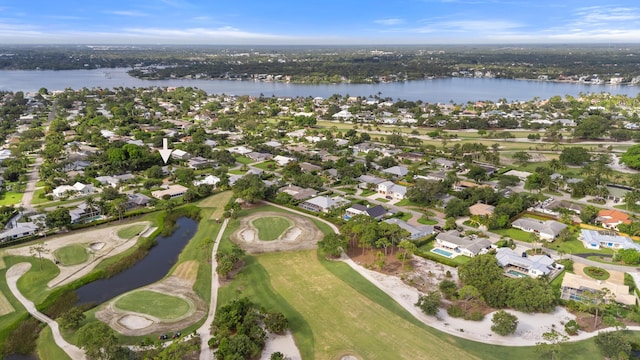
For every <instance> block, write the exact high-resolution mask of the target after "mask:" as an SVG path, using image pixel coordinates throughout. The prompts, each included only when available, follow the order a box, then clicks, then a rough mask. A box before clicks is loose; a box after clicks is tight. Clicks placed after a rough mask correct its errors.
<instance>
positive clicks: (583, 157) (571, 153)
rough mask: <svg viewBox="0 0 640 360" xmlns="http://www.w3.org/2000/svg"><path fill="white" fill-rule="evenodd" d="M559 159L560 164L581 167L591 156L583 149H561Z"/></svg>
mask: <svg viewBox="0 0 640 360" xmlns="http://www.w3.org/2000/svg"><path fill="white" fill-rule="evenodd" d="M636 146H638V145H636ZM559 159H560V162H561V163H562V164H567V165H582V164H584V163H586V162H589V161H590V160H591V154H589V152H588V151H587V149H585V148H583V147H579V146H575V147H567V148H564V149H562V152H561V153H560V158H559Z"/></svg>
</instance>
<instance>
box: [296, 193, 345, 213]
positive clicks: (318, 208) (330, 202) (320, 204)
mask: <svg viewBox="0 0 640 360" xmlns="http://www.w3.org/2000/svg"><path fill="white" fill-rule="evenodd" d="M348 204H349V201H348V200H345V199H343V198H341V197H334V198H330V197H328V196H316V197H314V198H311V199H309V200H306V201H304V202H302V203H301V204H300V205H299V206H300V207H301V208H303V209H305V210H308V211H313V212H325V213H326V212H329V211H331V210H332V209H335V208H339V207H342V206H345V205H348Z"/></svg>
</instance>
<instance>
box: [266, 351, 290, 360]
mask: <svg viewBox="0 0 640 360" xmlns="http://www.w3.org/2000/svg"><path fill="white" fill-rule="evenodd" d="M285 359H286V358H285V357H284V354H283V353H281V352H280V351H276V352H274V353H271V356H269V360H285Z"/></svg>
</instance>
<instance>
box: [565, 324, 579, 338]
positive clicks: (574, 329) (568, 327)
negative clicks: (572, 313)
mask: <svg viewBox="0 0 640 360" xmlns="http://www.w3.org/2000/svg"><path fill="white" fill-rule="evenodd" d="M578 330H580V325H579V324H578V322H577V321H575V320H571V321H569V322H567V323H566V324H564V331H565V332H566V333H567V334H569V335H575V334H577V333H578Z"/></svg>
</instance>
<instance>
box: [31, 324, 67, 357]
mask: <svg viewBox="0 0 640 360" xmlns="http://www.w3.org/2000/svg"><path fill="white" fill-rule="evenodd" d="M36 351H37V352H38V357H39V358H40V359H56V360H58V359H59V360H66V359H69V360H71V358H70V357H69V356H68V355H67V353H66V352H64V351H63V350H62V349H60V348H59V347H58V345H56V343H55V341H54V340H53V333H51V328H50V327H48V326H47V327H45V328H44V329H42V331H41V332H40V336H39V337H38V340H37V342H36Z"/></svg>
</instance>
